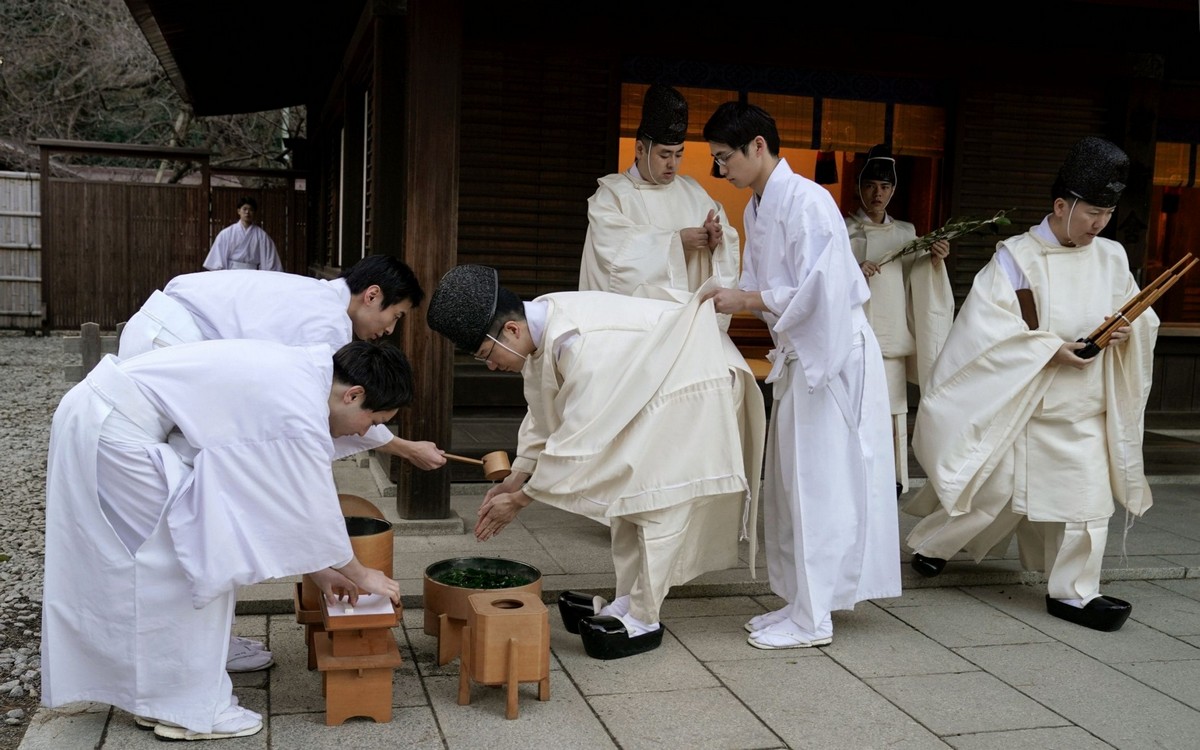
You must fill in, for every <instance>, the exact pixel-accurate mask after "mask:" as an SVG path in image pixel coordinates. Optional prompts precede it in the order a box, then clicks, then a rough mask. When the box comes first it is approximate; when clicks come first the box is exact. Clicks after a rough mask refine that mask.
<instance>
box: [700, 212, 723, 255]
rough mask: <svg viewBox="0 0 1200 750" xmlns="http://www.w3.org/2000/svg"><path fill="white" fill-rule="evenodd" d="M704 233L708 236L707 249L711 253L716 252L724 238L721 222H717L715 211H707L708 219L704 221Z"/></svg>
mask: <svg viewBox="0 0 1200 750" xmlns="http://www.w3.org/2000/svg"><path fill="white" fill-rule="evenodd" d="M704 231H705V232H706V233H707V234H708V249H709V250H710V251H711V252H716V250H717V248H718V247H720V245H721V239H722V238H723V237H724V230H723V229H722V228H721V222H719V221H717V212H716V210H715V209H711V208H710V209H709V210H708V218H706V219H705V220H704Z"/></svg>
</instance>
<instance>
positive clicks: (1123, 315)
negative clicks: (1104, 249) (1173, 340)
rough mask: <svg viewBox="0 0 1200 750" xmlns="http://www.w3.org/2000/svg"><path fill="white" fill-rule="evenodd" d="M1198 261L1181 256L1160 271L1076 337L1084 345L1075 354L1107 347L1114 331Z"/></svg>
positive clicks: (1086, 356)
mask: <svg viewBox="0 0 1200 750" xmlns="http://www.w3.org/2000/svg"><path fill="white" fill-rule="evenodd" d="M1197 263H1200V258H1194V257H1192V254H1191V253H1188V254H1187V255H1184V256H1183V257H1182V258H1180V259H1179V260H1178V261H1177V262H1176V263H1175V265H1173V266H1171V267H1170V268H1168V269H1167V270H1165V271H1163V272H1162V273H1161V274H1159V276H1158V278H1157V279H1155V280H1154V281H1152V282H1150V284H1148V285H1147V286H1146V287H1145V288H1143V289H1142V290H1141V291H1139V292H1138V293H1137V294H1135V295H1133V297H1131V298H1130V299H1129V301H1128V302H1126V303H1125V304H1124V305H1122V306H1121V309H1120V310H1117V311H1116V312H1115V313H1113V314H1112V315H1110V316H1109V317H1108V319H1107V320H1105V321H1104V322H1103V323H1101V324H1100V325H1099V327H1097V328H1096V330H1094V331H1092V332H1091V333H1090V334H1089V335H1088V336H1087V338H1083V339H1079V340H1080V341H1082V342H1084V343H1085V344H1087V346H1084V347H1083V348H1081V349H1079V350H1077V351H1076V352H1075V355H1076V356H1078V357H1081V358H1083V359H1091V358H1092V357H1094V356H1096V355H1097V354H1099V353H1100V350H1101V349H1103V348H1104V347H1106V346H1108V342H1109V341H1110V340H1111V339H1112V335H1113V332H1114V331H1116V330H1117V329H1118V328H1120V327H1121V326H1123V325H1129V324H1131V323H1132V322H1133V321H1134V320H1136V319H1137V317H1138V316H1139V315H1141V314H1142V313H1144V312H1146V310H1147V309H1149V307H1150V306H1151V305H1153V304H1154V303H1155V302H1157V301H1158V298H1159V297H1161V296H1163V295H1164V294H1166V292H1167V290H1168V289H1170V288H1171V286H1172V285H1173V284H1174V283H1175V282H1176V281H1179V279H1180V278H1181V277H1182V276H1183V275H1184V274H1185V273H1187V272H1188V271H1190V270H1192V267H1194V266H1195V265H1196V264H1197ZM1185 264H1186V265H1185Z"/></svg>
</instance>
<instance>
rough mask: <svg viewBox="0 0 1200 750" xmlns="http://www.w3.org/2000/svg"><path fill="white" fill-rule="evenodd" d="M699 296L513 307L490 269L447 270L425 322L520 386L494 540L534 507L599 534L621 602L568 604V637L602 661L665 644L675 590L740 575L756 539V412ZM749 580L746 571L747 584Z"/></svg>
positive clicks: (484, 508) (485, 525)
mask: <svg viewBox="0 0 1200 750" xmlns="http://www.w3.org/2000/svg"><path fill="white" fill-rule="evenodd" d="M708 288H709V287H708V286H701V288H700V289H699V290H698V292H697V294H695V295H692V296H691V297H690V298H689V300H688V302H686V303H681V302H675V301H671V300H659V299H646V298H641V297H625V296H622V295H616V294H611V293H605V292H591V291H589V292H558V293H554V294H547V295H543V296H541V297H538V298H537V299H534V300H532V301H529V302H522V301H521V300H520V299H519V298H518V297H517V296H516V295H515V294H514V293H513V292H511V291H510V290H508V289H505V288H503V287H501V286H500V284H499V278H498V276H497V274H496V271H495V269H493V268H489V267H487V266H479V265H463V266H456V267H455V268H453V269H451V270H450V271H449V272H447V273H446V275H445V276H443V277H442V280H441V281H440V282H439V284H438V287H437V289H436V290H435V291H434V293H433V296H432V298H431V300H430V303H429V310H428V313H427V314H426V316H425V319H426V320H427V321H428V323H429V327H430V328H432V329H433V330H434V331H437V332H438V333H440V334H442V335H443V336H445V337H446V338H448V339H449V340H451V341H453V342H454V344H455V345H456V346H457V348H458V349H459V350H460V351H463V352H468V353H470V354H472V355H474V356H475V358H476V359H479V360H483V361H485V362H486V363H487V365H488V367H489V368H492V369H496V370H502V371H505V372H520V373H521V375H522V377H523V378H524V381H525V400H526V402H527V404H528V412H527V414H526V417H525V420H524V422H523V423H522V425H521V430H520V435H519V438H518V443H517V457H516V460H514V461H513V465H512V474H510V475H509V477H508V478H507V479H505V480H504V481H503V482H501V483H500V484H498V485H496V486H495V487H493V488H492V489H491V490H489V491H488V493H487V494H486V495H485V496H484V500H483V504H482V505H481V506H480V509H479V521H478V523H477V524H476V525H475V536H476V538H477V539H479V540H480V541H486V540H488V539H491V538H492V537H494V536H495V535H496V534H498V533H500V532H501V531H502V530H503V529H504V528H505V527H506V526H507V525H508V524H509V523H510V522H512V521H513V519H514V518H516V516H517V514H518V513H519V512H520V511H521V509H522V508H524V507H525V506H527V505H529V503H530V502H532V501H533V500H538V501H540V502H543V503H546V504H548V505H551V506H554V507H556V508H560V509H562V510H566V511H569V512H571V513H577V514H579V515H582V516H586V517H588V518H592V519H594V520H596V521H599V522H600V523H603V524H605V525H606V526H609V527H610V536H611V540H612V559H613V569H614V571H615V573H616V587H615V588H616V597H615V598H614V599H613V602H612V603H611V604H609V603H607V602H604V600H603V599H600V598H599V597H591V596H586V595H584V594H580V593H577V592H567V593H566V594H564V595H563V596H564V598H563V599H560V604H559V609H560V611H561V612H562V615H563V623H564V625H566V627H567V629H568V630H569V631H570V632H578V633H579V634H580V636H581V638H582V640H583V645H584V648H585V650H586V651H587V653H588V654H589V655H590V656H593V657H595V658H599V659H614V658H620V657H625V656H630V655H633V654H638V653H642V652H644V651H649V650H651V649H653V648H656V647H657V646H658V645H659V644H660V643H661V642H662V635H663V631H662V625H661V623H660V622H659V608H660V607H661V605H662V602H663V599H665V598H666V596H667V592H668V591H669V589H670V587H671V586H672V585H674V584H677V583H683V582H685V581H688V580H690V579H692V578H694V577H695V576H698V575H700V574H701V573H705V572H708V571H711V570H720V569H724V568H731V567H734V566H736V565H737V564H738V541H739V537H748V538H750V540H751V546H750V550H749V559H750V560H751V561H753V560H754V556H755V546H754V542H753V535H752V534H747V533H746V531H747V529H749V530H753V528H754V526H755V521H756V513H757V507H756V502H755V501H756V500H757V496H758V493H757V490H758V479H759V476H760V469H761V466H762V458H761V456H762V449H763V438H764V435H765V425H764V417H765V410H764V407H763V402H762V394H761V392H760V391H759V390H758V386H757V384H756V382H755V380H754V375H753V373H752V372H751V371H750V369H749V367H748V366H747V365H746V361H745V359H743V358H742V355H741V354H740V353H739V352H738V350H737V347H735V346H734V345H733V343H732V342H731V341H730V340H729V337H728V336H727V335H725V334H724V333H723V332H722V331H721V330H720V328H719V326H718V325H717V321H716V314H715V312H714V310H713V306H712V305H711V304H708V303H705V302H703V301H702V300H701V294H702V293H703V291H704V290H706V289H708ZM751 572H752V573H753V568H752V569H751Z"/></svg>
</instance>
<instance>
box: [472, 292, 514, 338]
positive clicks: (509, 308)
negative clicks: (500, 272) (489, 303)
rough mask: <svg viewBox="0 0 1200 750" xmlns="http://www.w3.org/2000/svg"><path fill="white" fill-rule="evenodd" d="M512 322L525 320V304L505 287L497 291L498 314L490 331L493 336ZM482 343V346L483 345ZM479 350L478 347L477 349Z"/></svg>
mask: <svg viewBox="0 0 1200 750" xmlns="http://www.w3.org/2000/svg"><path fill="white" fill-rule="evenodd" d="M510 320H516V321H524V320H525V303H523V302H521V298H520V297H518V296H517V295H516V294H515V293H514V292H512V291H511V290H509V289H505V288H504V287H500V288H499V289H497V290H496V313H495V314H494V315H493V316H492V326H491V328H490V330H489V333H491V334H492V335H493V336H496V335H497V334H499V332H500V329H501V328H503V327H504V324H505V323H507V322H508V321H510ZM482 343H483V342H482V341H481V342H480V344H481V345H482ZM476 348H478V347H476Z"/></svg>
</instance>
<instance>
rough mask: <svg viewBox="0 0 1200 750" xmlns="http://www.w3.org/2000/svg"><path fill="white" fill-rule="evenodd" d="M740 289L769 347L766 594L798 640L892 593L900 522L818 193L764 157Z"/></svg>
mask: <svg viewBox="0 0 1200 750" xmlns="http://www.w3.org/2000/svg"><path fill="white" fill-rule="evenodd" d="M745 227H746V252H745V258H744V261H743V268H742V277H741V282H740V287H741V288H742V289H744V290H750V291H758V292H760V293H761V294H762V299H763V302H764V303H765V304H766V306H767V308H768V309H769V312H765V313H762V314H761V317H762V318H763V320H764V321H765V322H766V323H767V325H768V326H769V327H770V329H771V338H772V340H773V342H774V345H775V346H774V348H773V349H772V350H771V352H770V354H769V355H768V358H769V359H770V360H771V362H772V365H773V366H772V370H771V373H770V374H769V375H768V376H767V382H768V383H770V384H771V388H772V394H773V396H774V405H773V408H772V410H771V422H770V434H769V436H768V440H767V454H766V469H767V470H766V479H765V482H764V488H763V504H764V521H765V523H764V534H765V541H766V550H767V566H768V571H769V573H770V580H771V590H772V591H774V592H775V593H776V594H777V595H778V596H780V597H782V598H783V599H784V600H785V601H787V602H788V607H787V613H788V617H789V618H790V619H792V621H793V622H795V623H796V625H797V626H798V627H800V628H801V629H803V630H804V631H805V632H806V633H807V635H808V636H810V638H813V639H816V638H823V637H826V636H829V635H831V634H832V627H833V626H832V622H831V613H832V612H833V611H834V610H839V609H853V607H854V605H855V603H856V602H859V601H863V600H865V599H877V598H884V597H893V596H899V595H900V532H899V518H898V511H897V509H896V494H895V492H896V490H895V487H896V485H895V482H896V472H895V468H894V466H893V463H894V462H893V451H892V435H891V420H890V419H889V414H888V394H887V384H886V382H885V380H884V374H883V357H882V355H881V353H880V350H879V344H878V343H877V341H876V338H875V335H874V334H873V333H872V331H871V327H870V325H869V324H868V323H867V319H866V316H865V315H864V314H863V310H862V306H863V303H864V302H866V300H867V299H868V298H869V296H870V292H869V291H868V288H867V283H866V280H865V279H864V278H863V275H862V271H861V270H859V268H858V265H857V263H855V260H854V254H853V253H852V252H851V250H850V240H849V236H848V235H847V232H846V225H845V223H844V220H843V218H842V215H841V212H840V211H839V210H838V208H837V204H835V203H834V202H833V198H832V196H830V194H829V191H827V190H826V189H825V188H823V187H821V186H820V185H818V184H816V183H815V182H813V181H812V180H809V179H807V178H805V177H803V176H801V175H798V174H795V173H794V172H792V169H791V167H790V166H789V165H788V163H787V160H786V159H781V160H780V161H779V164H778V165H776V167H775V169H774V171H773V172H772V173H771V176H770V178H769V179H768V180H767V185H766V188H765V190H764V191H763V195H762V198H761V200H756V199H752V200H751V202H750V203H749V205H747V207H746V212H745Z"/></svg>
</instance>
